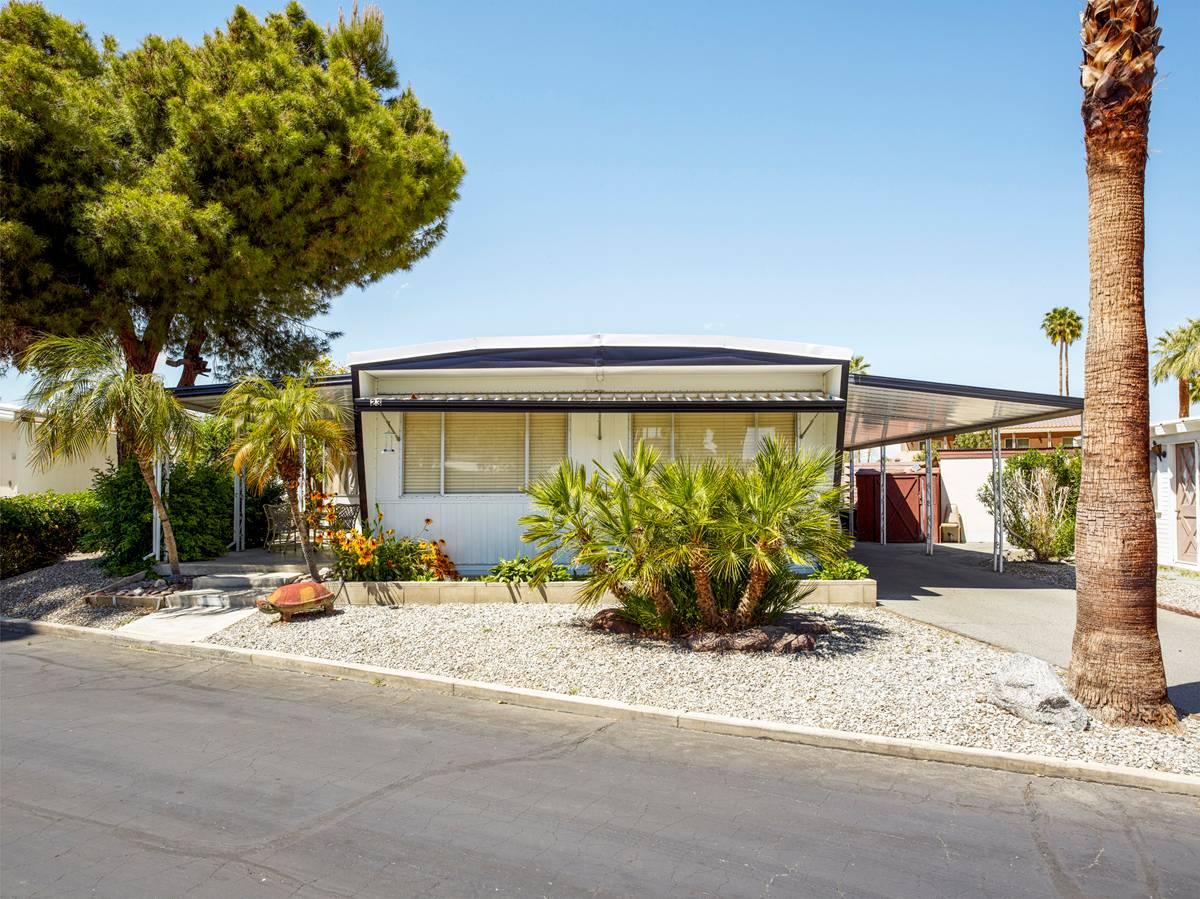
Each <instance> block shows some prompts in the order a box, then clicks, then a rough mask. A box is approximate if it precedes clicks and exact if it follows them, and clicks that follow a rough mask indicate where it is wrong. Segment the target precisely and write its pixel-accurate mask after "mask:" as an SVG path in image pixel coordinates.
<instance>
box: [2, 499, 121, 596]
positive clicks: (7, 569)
mask: <svg viewBox="0 0 1200 899" xmlns="http://www.w3.org/2000/svg"><path fill="white" fill-rule="evenodd" d="M97 512H98V504H97V502H96V499H95V497H94V496H93V495H92V494H91V493H90V492H83V493H28V494H24V495H20V496H6V497H3V498H0V578H6V577H12V576H13V575H16V574H20V573H21V572H23V571H31V570H32V569H34V568H42V567H44V566H46V565H53V564H54V563H55V562H57V561H58V560H59V559H61V558H62V557H63V556H65V555H66V554H67V553H70V552H74V551H75V550H76V549H78V548H80V543H81V541H82V540H83V539H84V537H85V535H86V534H87V533H88V531H89V530H91V529H92V528H93V527H94V522H95V520H96V515H97Z"/></svg>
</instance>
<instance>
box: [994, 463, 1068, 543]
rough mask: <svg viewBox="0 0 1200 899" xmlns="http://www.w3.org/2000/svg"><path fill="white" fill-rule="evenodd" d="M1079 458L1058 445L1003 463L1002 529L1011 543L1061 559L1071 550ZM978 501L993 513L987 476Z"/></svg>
mask: <svg viewBox="0 0 1200 899" xmlns="http://www.w3.org/2000/svg"><path fill="white" fill-rule="evenodd" d="M1081 470H1082V462H1081V460H1080V457H1079V456H1078V455H1077V454H1074V453H1072V454H1068V453H1065V452H1063V451H1062V450H1061V449H1058V450H1055V451H1054V452H1052V453H1047V452H1042V451H1039V450H1030V451H1029V452H1027V453H1023V454H1021V455H1020V456H1013V457H1011V458H1010V459H1008V460H1006V461H1005V463H1004V471H1003V474H1002V475H1001V483H1002V484H1003V489H1004V531H1005V534H1006V535H1007V537H1008V540H1009V542H1010V543H1011V544H1012V545H1013V546H1016V547H1018V548H1020V549H1025V550H1028V551H1029V552H1031V553H1033V556H1034V558H1035V559H1038V560H1039V561H1044V560H1046V559H1062V558H1066V557H1068V556H1071V555H1072V554H1073V553H1074V551H1075V510H1076V507H1077V506H1078V504H1079V478H1080V473H1081ZM979 501H980V502H981V503H983V505H984V506H985V507H986V508H987V509H988V511H989V512H991V513H992V515H993V516H994V515H995V497H994V496H993V493H992V482H991V480H990V479H989V480H988V481H987V482H985V483H984V485H983V486H982V487H980V488H979Z"/></svg>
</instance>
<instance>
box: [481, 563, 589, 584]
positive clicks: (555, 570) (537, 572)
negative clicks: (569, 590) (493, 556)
mask: <svg viewBox="0 0 1200 899" xmlns="http://www.w3.org/2000/svg"><path fill="white" fill-rule="evenodd" d="M570 578H571V570H570V569H569V568H567V566H566V565H557V564H555V563H554V560H553V559H530V558H529V557H527V556H517V557H516V558H515V559H501V560H500V561H499V562H497V563H496V564H495V565H493V566H492V569H491V571H489V572H488V573H487V576H486V577H484V580H485V581H495V582H498V583H503V584H528V583H539V584H540V583H544V582H545V581H566V580H570Z"/></svg>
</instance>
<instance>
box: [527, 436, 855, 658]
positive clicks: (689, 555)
mask: <svg viewBox="0 0 1200 899" xmlns="http://www.w3.org/2000/svg"><path fill="white" fill-rule="evenodd" d="M834 462H835V456H834V455H833V454H830V453H821V454H803V453H802V454H793V453H791V452H789V451H788V450H785V449H783V448H782V447H781V446H779V445H778V444H776V443H775V442H773V441H767V443H766V444H765V446H764V447H763V449H762V450H761V452H759V454H758V455H757V456H756V457H755V458H754V459H753V460H752V461H751V462H750V464H749V465H746V466H740V465H737V464H734V463H731V462H717V461H708V462H704V463H695V462H691V461H688V460H682V459H681V460H675V461H668V462H662V461H661V460H660V458H659V455H658V453H657V451H655V450H654V449H652V448H650V447H648V446H646V445H644V444H639V445H638V446H637V447H636V448H635V449H634V451H633V453H632V454H630V455H628V456H627V455H625V454H622V453H618V454H617V455H616V457H615V459H614V461H613V463H612V465H611V467H609V468H606V467H604V466H600V465H597V466H596V470H595V472H594V473H593V474H591V475H590V476H589V475H588V474H587V473H586V472H585V470H584V469H583V467H582V466H574V465H572V464H571V463H570V462H567V461H564V462H563V463H562V464H561V465H560V466H559V468H558V469H557V470H556V471H555V472H554V473H552V474H551V475H549V476H548V477H546V478H544V479H543V480H541V481H539V482H537V483H535V484H533V485H531V487H530V488H529V493H530V496H531V498H532V500H533V505H534V507H535V511H534V513H532V514H530V515H528V516H525V517H524V518H522V519H521V523H522V524H523V525H524V526H525V528H526V530H525V534H524V535H523V539H524V540H525V541H526V542H528V543H531V544H534V546H535V547H536V549H537V555H536V556H535V557H534V558H535V559H538V560H545V561H548V560H551V559H554V558H561V557H563V556H566V555H569V556H570V559H571V565H572V566H578V567H584V568H586V569H587V570H588V571H589V575H588V579H587V582H586V583H585V585H584V588H583V590H582V591H581V601H582V602H584V603H587V604H591V603H595V602H597V601H598V600H600V599H602V598H603V597H605V596H606V595H607V594H611V595H612V596H614V597H615V598H616V599H617V601H618V603H619V604H620V607H621V610H622V613H623V614H624V615H625V616H626V617H627V618H629V619H630V620H632V621H634V622H635V623H637V624H638V625H640V626H641V627H642V629H643V630H646V631H648V632H652V633H657V634H661V635H672V634H678V633H684V632H689V631H697V630H712V631H729V630H740V629H744V628H746V627H749V626H751V625H753V624H758V623H762V622H765V621H770V620H774V618H776V617H778V615H779V614H781V613H782V612H783V611H785V610H786V609H788V608H790V607H792V606H794V605H795V604H796V603H797V602H798V601H799V600H800V599H801V598H802V596H803V594H804V589H803V584H802V580H801V579H800V578H799V576H798V575H796V574H795V573H794V571H793V570H792V569H791V568H790V566H791V565H792V564H793V563H814V562H815V563H819V564H824V563H831V562H835V561H837V560H838V559H841V558H844V557H845V554H846V551H847V550H848V549H849V545H850V538H849V536H848V535H846V534H845V533H843V532H842V530H841V528H840V527H839V524H838V514H839V512H840V510H841V507H842V504H843V491H842V490H841V488H840V487H838V486H836V485H834V484H833V482H832V479H831V477H830V472H831V471H832V470H833V465H834Z"/></svg>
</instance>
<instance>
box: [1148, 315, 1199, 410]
mask: <svg viewBox="0 0 1200 899" xmlns="http://www.w3.org/2000/svg"><path fill="white" fill-rule="evenodd" d="M1154 355H1155V356H1157V357H1158V359H1156V360H1155V362H1154V369H1153V371H1152V374H1153V376H1154V383H1155V384H1161V383H1162V382H1163V381H1168V380H1170V379H1171V378H1176V379H1178V381H1179V417H1180V418H1187V417H1188V416H1189V415H1191V414H1192V402H1193V401H1196V398H1197V396H1198V395H1200V318H1189V319H1188V320H1187V321H1186V322H1184V324H1182V325H1180V326H1179V327H1178V328H1175V329H1173V330H1171V331H1167V332H1166V333H1165V334H1163V335H1162V336H1160V337H1159V338H1157V339H1156V340H1155V341H1154Z"/></svg>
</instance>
